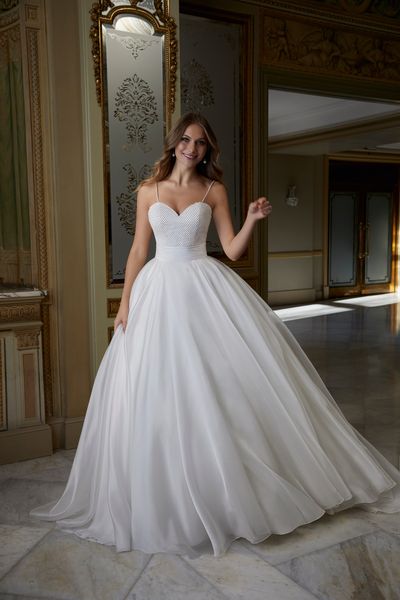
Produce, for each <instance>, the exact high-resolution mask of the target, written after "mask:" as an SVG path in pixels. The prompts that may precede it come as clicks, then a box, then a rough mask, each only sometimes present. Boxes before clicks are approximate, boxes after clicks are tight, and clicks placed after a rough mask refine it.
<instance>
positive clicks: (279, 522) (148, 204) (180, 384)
mask: <svg viewBox="0 0 400 600" xmlns="http://www.w3.org/2000/svg"><path fill="white" fill-rule="evenodd" d="M218 154H219V151H218V144H217V140H216V138H215V135H214V133H213V131H212V129H211V127H210V125H209V123H208V122H207V121H206V119H205V118H204V117H203V116H201V115H199V114H194V113H188V114H186V115H184V116H183V117H182V118H181V119H180V120H179V121H178V122H177V123H176V125H175V127H174V128H173V129H172V131H171V132H170V133H169V135H168V136H167V138H166V141H165V148H164V153H163V155H162V157H161V159H160V160H159V161H158V162H157V163H156V164H155V166H154V170H153V175H152V176H151V177H150V178H149V179H148V180H147V181H144V182H143V183H142V184H141V186H140V188H139V191H138V195H137V221H136V231H135V236H134V241H133V244H132V248H131V251H130V253H129V257H128V260H127V265H126V274H125V284H124V289H123V293H122V299H121V304H120V308H119V311H118V314H117V317H116V319H115V334H114V336H113V339H112V341H111V343H110V345H109V347H108V349H107V351H106V353H105V355H104V358H103V360H102V363H101V365H100V368H99V370H98V373H97V376H96V379H95V382H94V386H93V390H92V395H91V398H90V402H89V406H88V410H87V414H86V418H85V423H84V426H83V430H82V434H81V438H80V441H79V445H78V449H77V452H76V456H75V460H74V463H73V467H72V471H71V474H70V477H69V480H68V483H67V486H66V488H65V491H64V493H63V495H62V496H61V498H60V499H59V500H58V501H57V502H55V503H54V502H53V503H51V504H48V505H46V506H44V507H39V508H37V509H35V510H34V511H32V514H33V515H34V516H36V517H39V518H42V519H47V520H54V521H57V523H58V525H59V527H61V528H62V529H64V530H67V531H70V532H73V533H75V534H76V535H78V536H81V537H84V538H87V539H91V540H94V541H97V542H100V543H103V544H112V545H114V546H115V547H116V550H117V551H125V550H131V549H138V550H142V551H144V552H148V553H155V552H173V553H181V554H187V555H189V556H195V555H197V554H199V553H202V552H210V551H211V552H213V553H214V555H215V556H219V555H221V554H223V553H224V552H225V551H226V550H227V548H228V547H229V545H230V544H231V543H232V541H233V540H235V539H236V538H240V537H242V538H246V539H247V540H249V541H250V542H251V543H254V544H255V543H257V542H260V541H262V540H264V539H265V538H267V537H268V536H270V535H271V534H273V533H274V534H284V533H288V532H290V531H292V530H293V529H295V528H296V527H298V526H300V525H303V524H305V523H309V522H311V521H314V520H316V519H318V518H320V517H321V516H322V515H323V514H324V513H325V512H328V513H330V514H333V513H335V512H337V511H340V510H343V509H346V508H348V507H350V506H356V505H357V506H360V507H362V508H364V509H366V510H372V511H378V510H380V511H384V512H397V511H400V472H399V471H397V469H395V468H394V467H393V466H392V465H391V464H390V463H389V462H388V461H387V460H386V459H385V458H384V457H383V456H382V455H381V454H380V453H379V452H378V451H377V450H376V449H375V448H374V447H373V446H372V445H371V444H369V442H367V440H365V439H364V438H363V437H362V436H361V435H360V434H359V433H358V432H357V431H356V430H355V429H354V428H353V427H352V426H351V425H350V424H349V423H348V422H347V421H346V419H345V417H344V416H343V414H342V413H341V411H340V409H339V408H338V406H337V405H336V404H335V402H334V400H333V398H332V397H331V396H330V394H329V392H328V390H327V388H326V387H325V385H324V384H323V382H322V380H321V379H320V377H319V375H318V374H317V372H316V370H315V368H314V367H313V366H312V364H311V363H310V361H309V360H308V359H307V357H306V355H305V354H304V352H303V351H302V349H301V348H300V346H299V345H298V343H297V342H296V340H295V339H294V337H293V336H292V334H291V333H290V332H289V330H288V329H287V328H286V326H285V325H284V324H283V323H282V322H281V321H280V320H279V318H278V317H277V316H276V315H275V313H274V312H273V311H272V310H271V309H270V308H269V306H268V305H267V304H266V303H265V302H264V301H263V300H262V299H261V298H260V297H259V296H258V295H257V294H256V293H255V292H254V290H252V289H251V288H250V287H249V286H248V285H247V284H246V283H245V282H244V281H243V280H242V279H241V278H240V277H239V276H238V275H237V274H236V273H235V272H234V271H232V270H231V269H229V268H228V267H227V266H225V265H224V264H223V263H221V262H220V261H218V260H216V259H214V258H212V257H209V256H207V253H206V237H207V231H208V227H209V224H210V221H211V218H213V220H214V223H215V226H216V229H217V232H218V235H219V238H220V241H221V244H222V247H223V249H224V252H225V253H226V255H227V256H228V257H229V258H230V259H231V260H237V259H238V258H239V257H240V256H241V255H242V254H243V252H244V251H245V249H246V247H247V244H248V242H249V239H250V237H251V234H252V231H253V229H254V227H255V225H256V223H257V222H258V221H259V220H260V219H264V218H265V217H267V216H268V215H269V214H270V212H271V205H270V203H269V202H268V200H267V199H266V198H258V199H257V200H255V201H254V202H251V203H250V204H249V208H248V213H247V217H246V219H245V222H244V224H243V227H242V228H241V229H240V231H239V232H238V233H237V234H236V235H235V233H234V230H233V226H232V221H231V217H230V213H229V205H228V199H227V193H226V189H225V187H224V185H223V183H222V172H221V169H220V167H219V166H218V162H217V161H218ZM152 232H154V235H155V238H156V242H157V250H156V256H155V258H153V259H152V260H150V261H148V262H147V263H146V258H147V253H148V248H149V242H150V238H151V235H152Z"/></svg>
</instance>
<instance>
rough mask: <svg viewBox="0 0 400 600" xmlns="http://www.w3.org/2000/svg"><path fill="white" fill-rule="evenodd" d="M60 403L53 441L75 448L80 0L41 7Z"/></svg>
mask: <svg viewBox="0 0 400 600" xmlns="http://www.w3.org/2000/svg"><path fill="white" fill-rule="evenodd" d="M45 8H46V26H47V49H48V59H47V62H48V78H49V99H50V100H49V113H50V114H49V115H48V116H49V120H48V126H49V127H50V130H51V133H50V135H51V142H52V155H51V156H50V157H49V161H50V163H51V176H52V181H51V185H50V190H51V194H52V198H51V199H50V200H51V203H52V207H53V215H54V223H52V224H50V226H53V227H54V229H55V244H56V257H55V266H54V268H55V270H56V273H55V277H54V280H55V281H56V290H55V298H56V303H57V313H58V340H52V342H53V344H58V349H59V356H60V358H59V361H60V395H61V406H60V409H59V413H60V414H59V415H58V416H59V418H58V419H56V420H55V421H54V429H55V431H56V437H57V438H58V439H57V444H58V443H59V444H63V442H64V440H63V437H64V436H65V443H66V445H67V446H71V445H74V444H75V443H76V441H77V434H78V433H79V429H80V424H81V422H82V419H83V415H84V414H85V410H86V406H87V402H88V399H89V393H90V343H89V342H90V338H89V305H88V263H87V243H86V239H87V226H86V210H85V209H86V207H85V187H84V168H83V165H84V155H83V147H84V145H83V126H82V100H81V70H80V47H79V21H78V2H77V1H71V2H68V3H65V2H63V1H62V0H51V1H47V2H46V4H45Z"/></svg>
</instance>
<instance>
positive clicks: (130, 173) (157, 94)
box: [105, 26, 164, 281]
mask: <svg viewBox="0 0 400 600" xmlns="http://www.w3.org/2000/svg"><path fill="white" fill-rule="evenodd" d="M149 28H150V26H149ZM150 29H151V28H150ZM105 32H106V33H105V45H106V64H107V83H108V85H107V105H108V131H109V147H108V156H107V158H108V160H109V172H110V182H109V185H110V190H109V193H110V214H109V219H110V223H109V225H110V230H111V238H112V248H111V253H110V254H111V256H110V262H111V264H110V265H109V268H110V278H111V279H112V280H113V281H121V280H123V278H124V267H125V263H126V259H127V256H128V253H129V249H130V246H131V244H132V236H133V233H134V229H135V222H136V194H135V189H136V187H137V185H138V184H139V182H140V181H141V180H142V179H144V178H146V177H148V176H149V175H150V171H151V167H152V165H153V163H154V162H155V160H156V159H157V158H158V157H159V156H160V153H161V149H162V140H163V137H164V110H163V102H164V100H163V72H162V66H163V41H162V39H161V38H160V37H157V36H154V35H153V32H152V31H149V33H141V34H139V33H130V32H125V31H119V30H117V29H114V28H110V27H105Z"/></svg>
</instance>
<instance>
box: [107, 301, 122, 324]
mask: <svg viewBox="0 0 400 600" xmlns="http://www.w3.org/2000/svg"><path fill="white" fill-rule="evenodd" d="M120 302H121V298H107V317H108V318H110V319H113V318H115V317H116V316H117V312H118V310H119V305H120Z"/></svg>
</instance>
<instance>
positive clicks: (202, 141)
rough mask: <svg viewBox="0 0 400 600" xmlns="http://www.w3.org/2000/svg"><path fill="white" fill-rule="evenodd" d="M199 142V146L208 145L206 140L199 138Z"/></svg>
mask: <svg viewBox="0 0 400 600" xmlns="http://www.w3.org/2000/svg"><path fill="white" fill-rule="evenodd" d="M197 143H198V144H199V146H205V145H206V142H205V141H204V140H199V141H198V142H197Z"/></svg>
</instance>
